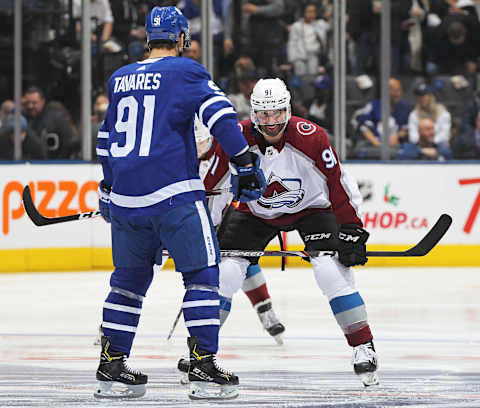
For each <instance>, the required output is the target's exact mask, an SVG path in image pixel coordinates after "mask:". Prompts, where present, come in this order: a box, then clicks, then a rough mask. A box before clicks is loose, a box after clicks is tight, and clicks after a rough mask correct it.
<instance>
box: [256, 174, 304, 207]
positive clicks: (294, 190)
mask: <svg viewBox="0 0 480 408" xmlns="http://www.w3.org/2000/svg"><path fill="white" fill-rule="evenodd" d="M301 187H302V181H301V180H300V179H282V178H280V177H278V176H276V175H275V174H273V173H272V174H270V176H269V177H268V181H267V188H266V189H265V192H264V193H263V196H262V197H260V199H258V200H257V204H258V205H260V206H261V207H263V208H268V209H272V208H280V207H283V206H285V207H288V208H292V207H295V206H297V205H298V204H299V203H300V202H301V201H302V200H303V197H304V196H305V190H303V189H302V188H301Z"/></svg>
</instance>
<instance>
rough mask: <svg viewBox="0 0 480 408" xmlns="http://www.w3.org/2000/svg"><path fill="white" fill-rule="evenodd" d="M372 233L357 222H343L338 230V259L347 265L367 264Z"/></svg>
mask: <svg viewBox="0 0 480 408" xmlns="http://www.w3.org/2000/svg"><path fill="white" fill-rule="evenodd" d="M369 236H370V234H369V233H368V232H367V231H366V230H364V229H363V228H362V227H359V226H358V225H355V224H343V225H341V226H340V231H339V232H338V242H339V243H338V260H339V261H340V263H342V264H343V265H345V266H355V265H365V264H366V263H367V261H368V258H367V247H366V245H365V243H366V242H367V239H368V237H369Z"/></svg>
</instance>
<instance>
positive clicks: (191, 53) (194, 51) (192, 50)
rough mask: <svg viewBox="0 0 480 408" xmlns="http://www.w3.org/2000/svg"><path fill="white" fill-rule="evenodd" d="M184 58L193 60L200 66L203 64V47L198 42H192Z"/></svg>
mask: <svg viewBox="0 0 480 408" xmlns="http://www.w3.org/2000/svg"><path fill="white" fill-rule="evenodd" d="M183 56H184V57H187V58H191V59H193V60H195V61H197V62H198V63H199V64H201V63H202V47H201V46H200V42H199V41H197V40H192V42H191V44H190V47H188V48H187V49H186V50H185V51H184V53H183Z"/></svg>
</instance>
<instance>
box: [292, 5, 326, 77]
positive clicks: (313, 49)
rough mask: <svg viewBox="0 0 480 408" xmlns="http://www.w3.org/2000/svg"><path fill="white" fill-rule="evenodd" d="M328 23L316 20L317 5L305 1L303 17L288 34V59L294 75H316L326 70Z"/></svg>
mask: <svg viewBox="0 0 480 408" xmlns="http://www.w3.org/2000/svg"><path fill="white" fill-rule="evenodd" d="M329 29H330V25H329V24H328V23H327V22H326V21H324V20H321V19H318V20H317V6H316V4H315V3H306V4H305V5H304V7H303V17H302V18H301V19H300V20H298V21H296V22H295V23H294V24H293V26H292V29H291V30H290V34H289V36H288V44H287V54H288V61H289V62H290V63H291V64H292V65H293V67H294V73H295V75H299V76H303V75H318V74H324V73H325V72H326V69H325V65H327V60H328V50H327V33H328V30H329Z"/></svg>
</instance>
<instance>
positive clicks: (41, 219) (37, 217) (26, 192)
mask: <svg viewBox="0 0 480 408" xmlns="http://www.w3.org/2000/svg"><path fill="white" fill-rule="evenodd" d="M229 191H230V190H229V189H219V190H212V191H206V192H205V193H206V195H207V196H212V195H219V194H223V193H227V192H229ZM22 200H23V207H24V208H25V211H26V213H27V215H28V216H29V217H30V219H31V220H32V221H33V223H34V224H35V225H37V226H39V227H41V226H43V225H51V224H58V223H61V222H68V221H77V220H84V219H88V218H95V217H98V216H100V215H101V214H100V211H99V210H95V211H88V212H81V213H78V214H73V215H65V216H63V217H45V216H43V215H42V214H40V213H39V212H38V210H37V208H36V207H35V204H34V203H33V199H32V193H31V192H30V187H29V186H25V188H24V189H23V194H22Z"/></svg>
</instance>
